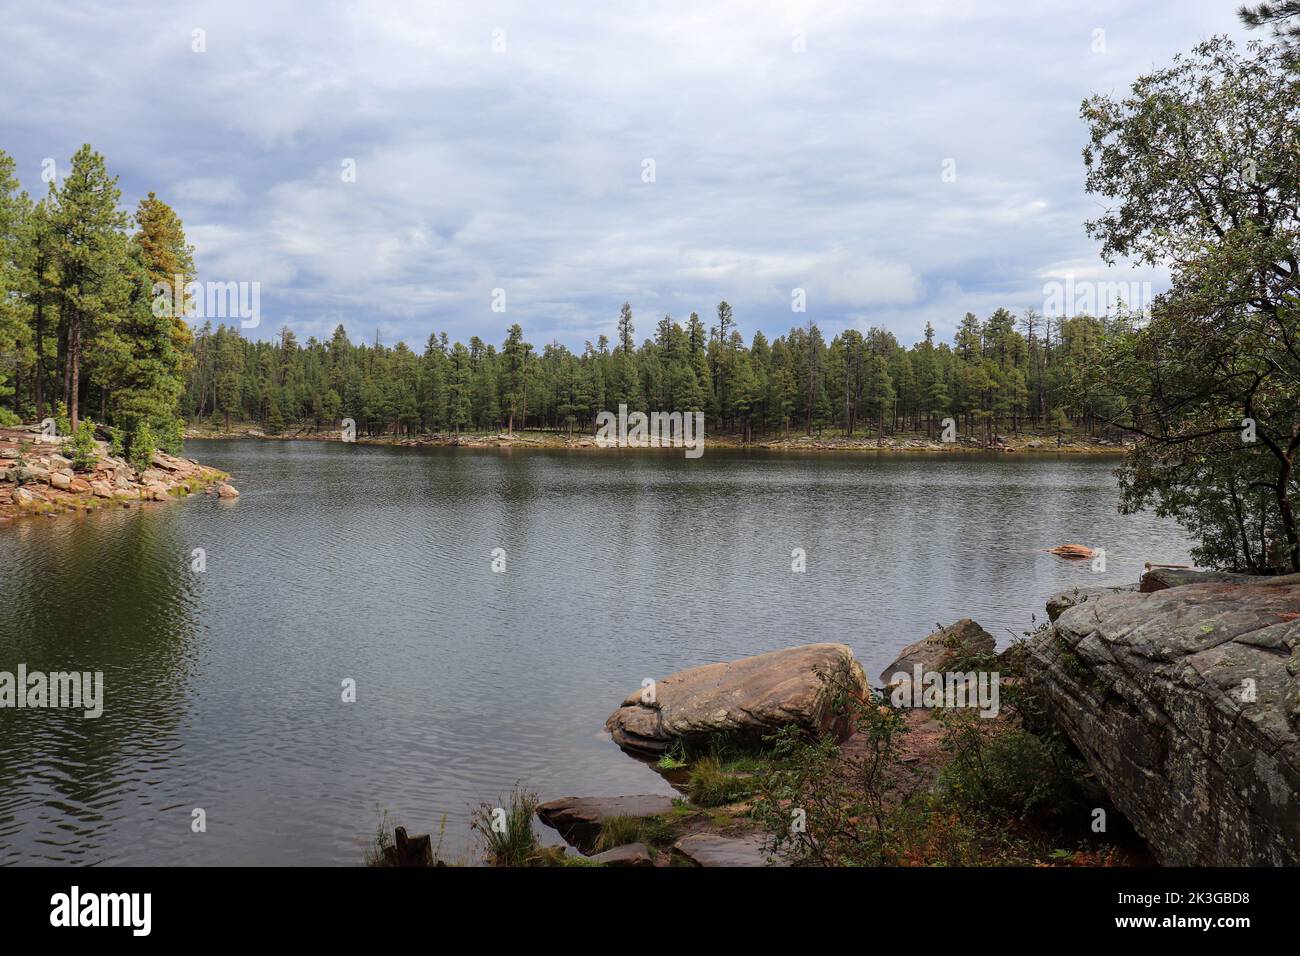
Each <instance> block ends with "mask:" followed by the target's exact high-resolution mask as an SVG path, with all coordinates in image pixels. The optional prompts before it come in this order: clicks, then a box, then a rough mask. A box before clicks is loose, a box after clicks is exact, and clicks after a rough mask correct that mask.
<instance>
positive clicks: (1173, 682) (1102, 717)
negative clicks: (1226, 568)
mask: <svg viewBox="0 0 1300 956" xmlns="http://www.w3.org/2000/svg"><path fill="white" fill-rule="evenodd" d="M1298 649H1300V575H1289V576H1287V577H1279V578H1255V579H1252V580H1251V581H1249V582H1242V581H1231V582H1215V581H1207V582H1203V583H1197V584H1185V585H1182V586H1179V587H1171V588H1166V589H1163V590H1159V591H1156V592H1154V593H1147V594H1143V593H1139V592H1132V591H1129V592H1115V593H1110V594H1100V595H1095V596H1091V597H1090V598H1089V600H1088V601H1087V602H1086V603H1085V604H1080V605H1076V606H1074V607H1070V608H1067V609H1065V610H1063V611H1062V612H1061V613H1060V615H1059V617H1057V619H1056V622H1055V624H1054V625H1053V626H1052V627H1051V628H1049V629H1047V630H1046V631H1044V632H1043V633H1042V634H1041V635H1039V636H1038V637H1036V638H1034V639H1033V640H1032V641H1030V642H1029V643H1028V645H1027V652H1028V657H1029V660H1028V664H1029V667H1030V672H1031V676H1032V677H1033V679H1034V680H1035V681H1036V682H1037V683H1039V684H1040V685H1041V687H1042V689H1043V692H1044V697H1045V699H1046V702H1047V705H1048V709H1049V711H1050V713H1051V714H1052V716H1053V717H1054V718H1055V719H1056V721H1057V723H1058V724H1059V725H1060V726H1061V727H1062V728H1063V729H1064V730H1065V732H1066V733H1067V734H1068V735H1069V736H1070V738H1071V740H1073V741H1074V743H1075V745H1076V746H1077V747H1078V748H1079V750H1080V751H1081V752H1082V753H1083V755H1084V757H1085V759H1086V760H1087V762H1088V764H1089V766H1090V767H1091V768H1092V769H1093V771H1094V772H1095V773H1096V774H1097V776H1098V778H1099V779H1100V781H1101V783H1102V784H1103V786H1105V788H1106V791H1107V792H1108V793H1109V795H1110V797H1111V799H1112V800H1113V801H1114V803H1115V805H1116V806H1117V807H1118V808H1119V809H1120V810H1121V811H1122V812H1123V813H1124V815H1125V816H1126V817H1128V819H1129V820H1131V821H1132V823H1133V825H1134V826H1135V827H1136V828H1137V830H1138V831H1139V832H1140V833H1141V834H1142V836H1143V837H1144V838H1145V839H1146V841H1147V843H1148V845H1149V846H1150V847H1151V850H1152V852H1153V853H1154V854H1155V855H1156V857H1157V858H1158V859H1159V860H1160V862H1161V863H1164V864H1173V865H1192V866H1229V865H1238V866H1239V865H1282V864H1292V865H1294V864H1297V863H1300V650H1298Z"/></svg>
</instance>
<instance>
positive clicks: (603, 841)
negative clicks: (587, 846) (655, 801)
mask: <svg viewBox="0 0 1300 956" xmlns="http://www.w3.org/2000/svg"><path fill="white" fill-rule="evenodd" d="M670 834H671V831H670V830H669V827H668V824H667V823H665V822H664V820H663V818H662V817H627V816H618V817H610V818H609V819H608V820H606V821H605V822H604V823H602V824H601V826H600V836H599V837H597V838H596V852H597V853H602V852H604V851H605V850H612V849H614V847H616V846H626V845H627V844H629V843H644V844H645V845H646V846H653V845H654V844H656V843H662V842H663V841H665V840H667V839H668V838H669V836H670Z"/></svg>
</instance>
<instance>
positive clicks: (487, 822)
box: [470, 787, 540, 866]
mask: <svg viewBox="0 0 1300 956" xmlns="http://www.w3.org/2000/svg"><path fill="white" fill-rule="evenodd" d="M537 804H538V799H537V794H535V793H533V792H532V791H529V790H524V789H523V788H521V787H515V789H514V790H513V791H512V792H511V794H510V799H509V801H503V802H502V804H501V805H499V806H498V807H494V806H492V805H491V804H487V803H484V804H481V805H480V806H479V808H478V809H477V810H475V811H474V816H473V821H472V823H471V824H470V825H471V826H472V827H473V829H474V830H476V831H477V832H478V834H479V837H480V839H481V840H482V843H483V849H484V853H485V855H486V857H487V861H488V863H489V864H490V865H492V866H528V865H530V864H531V863H532V862H534V858H535V857H536V856H537V853H538V850H539V846H540V844H539V843H538V840H537V834H536V832H534V830H533V814H534V813H536V812H537ZM498 810H504V811H505V819H504V827H503V828H502V829H498V827H497V825H496V824H497V821H498V820H499V819H500V817H501V814H500V813H499V812H498Z"/></svg>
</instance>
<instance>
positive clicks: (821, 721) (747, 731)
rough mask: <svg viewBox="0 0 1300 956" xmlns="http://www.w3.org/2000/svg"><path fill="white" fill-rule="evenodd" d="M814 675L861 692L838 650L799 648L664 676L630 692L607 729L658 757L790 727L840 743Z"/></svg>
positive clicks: (843, 650)
mask: <svg viewBox="0 0 1300 956" xmlns="http://www.w3.org/2000/svg"><path fill="white" fill-rule="evenodd" d="M819 673H831V674H835V675H838V676H837V680H841V681H843V682H844V683H847V684H849V685H850V686H851V688H852V689H853V690H854V691H855V692H857V693H864V692H865V690H866V677H865V675H864V674H863V672H862V665H860V664H859V663H858V662H857V660H855V659H854V657H853V651H852V650H851V649H850V648H849V647H847V646H846V645H844V644H805V645H803V646H801V647H792V648H788V649H786V650H781V651H772V652H770V653H767V654H759V655H757V656H756V657H745V658H741V659H740V660H736V661H730V662H725V663H719V664H705V665H703V666H701V667H692V668H688V669H687V670H683V671H678V672H677V673H675V674H670V675H669V676H668V677H665V678H663V679H662V680H659V681H656V682H655V683H654V684H653V686H648V687H644V688H641V689H639V690H635V691H633V692H632V693H631V694H629V695H628V696H627V698H626V699H625V700H624V701H623V704H622V706H620V707H619V708H618V710H616V711H614V713H612V714H610V716H609V719H608V720H606V721H605V728H606V729H607V730H608V731H609V732H610V735H611V736H612V737H613V738H614V742H615V743H617V744H618V745H619V746H620V747H622V748H623V749H624V750H626V751H629V752H631V753H634V754H640V755H643V756H648V757H657V756H659V755H660V754H662V753H664V752H665V751H667V750H668V749H669V748H671V747H672V746H673V745H674V744H676V743H678V742H679V741H680V742H681V743H682V744H684V745H685V746H686V747H687V748H695V747H704V746H708V744H709V743H710V742H711V741H713V740H715V739H718V738H725V739H727V740H730V741H733V742H737V743H741V744H749V745H761V744H762V741H763V738H764V737H766V736H769V735H770V734H772V733H773V732H774V731H776V730H778V729H779V728H781V727H785V726H788V725H791V724H793V725H796V726H798V727H802V728H805V729H807V730H810V731H820V730H830V731H832V732H834V733H836V734H837V735H840V736H843V734H844V733H845V732H847V728H846V727H844V726H843V725H842V723H841V722H840V719H839V718H838V716H837V715H836V714H835V713H834V712H833V708H832V707H831V699H832V693H831V692H830V691H829V690H828V688H827V686H826V684H824V683H823V682H822V680H821V679H820V678H819V676H818V675H819Z"/></svg>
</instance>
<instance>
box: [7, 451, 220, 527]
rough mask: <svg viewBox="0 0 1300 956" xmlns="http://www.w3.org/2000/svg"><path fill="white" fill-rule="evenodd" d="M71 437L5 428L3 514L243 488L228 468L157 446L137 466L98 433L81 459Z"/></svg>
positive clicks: (79, 508) (95, 506)
mask: <svg viewBox="0 0 1300 956" xmlns="http://www.w3.org/2000/svg"><path fill="white" fill-rule="evenodd" d="M68 442H69V440H68V439H66V438H57V437H53V436H47V435H44V434H42V433H41V432H40V431H38V430H35V429H20V428H0V520H7V519H10V518H16V517H21V516H27V515H54V514H59V513H62V512H73V511H93V510H95V509H98V508H104V507H112V506H116V507H129V506H130V505H131V504H133V503H139V502H142V501H168V500H171V499H172V498H183V497H186V496H187V495H192V494H195V493H198V492H205V493H209V494H210V493H212V492H213V489H214V488H215V489H216V494H218V495H220V496H221V497H223V498H235V497H238V495H239V492H238V491H236V490H235V488H234V487H233V486H232V485H230V484H228V483H227V482H226V479H227V478H228V477H229V475H227V474H226V473H225V472H222V471H218V470H217V469H215V468H208V467H206V466H204V465H200V464H199V463H198V462H197V461H194V460H193V459H192V458H181V457H178V456H176V455H169V454H167V453H166V452H163V451H155V452H154V453H153V455H152V457H151V459H150V463H149V467H147V468H144V469H143V470H139V469H137V468H136V467H135V466H133V465H132V464H131V463H130V462H128V461H127V460H125V459H124V458H122V457H119V456H115V455H113V454H112V453H111V449H110V446H109V444H108V442H105V441H101V440H98V439H96V440H95V441H94V443H93V447H92V448H89V449H87V450H86V454H85V456H84V458H81V460H76V459H75V458H74V457H73V453H72V452H71V450H70V449H69V448H68V447H66V446H67V444H68Z"/></svg>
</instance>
